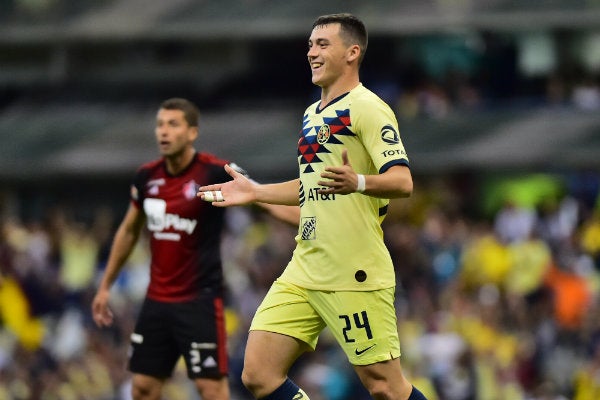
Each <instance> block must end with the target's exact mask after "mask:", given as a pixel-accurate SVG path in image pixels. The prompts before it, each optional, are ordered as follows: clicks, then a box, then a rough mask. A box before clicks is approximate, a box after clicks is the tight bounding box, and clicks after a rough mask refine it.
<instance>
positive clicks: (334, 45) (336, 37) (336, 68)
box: [307, 23, 348, 87]
mask: <svg viewBox="0 0 600 400" xmlns="http://www.w3.org/2000/svg"><path fill="white" fill-rule="evenodd" d="M347 50H348V46H347V45H346V44H345V43H344V41H343V40H342V37H341V36H340V24H338V23H332V24H327V25H320V26H316V27H315V28H314V29H313V31H312V33H311V35H310V38H309V39H308V53H307V57H308V62H309V64H310V69H311V71H312V82H313V83H314V84H315V85H317V86H320V87H327V86H330V85H332V84H333V83H334V82H335V81H336V79H338V78H339V77H340V76H341V75H342V73H343V68H344V67H345V66H346V63H347V59H346V57H347Z"/></svg>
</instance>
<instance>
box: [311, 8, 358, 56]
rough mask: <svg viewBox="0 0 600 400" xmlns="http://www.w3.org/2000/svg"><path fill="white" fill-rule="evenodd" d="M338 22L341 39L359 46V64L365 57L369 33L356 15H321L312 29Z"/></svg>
mask: <svg viewBox="0 0 600 400" xmlns="http://www.w3.org/2000/svg"><path fill="white" fill-rule="evenodd" d="M329 24H340V34H341V35H342V39H344V41H345V42H347V43H348V44H358V46H359V47H360V57H359V60H358V61H359V64H360V63H361V62H362V60H363V58H364V57H365V52H366V51H367V45H368V43H369V35H368V33H367V28H366V27H365V24H364V23H363V22H362V21H361V20H360V19H358V18H357V17H356V16H354V15H352V14H349V13H339V14H328V15H321V16H320V17H319V18H317V19H316V20H315V22H314V23H313V26H312V27H313V29H314V28H316V27H317V26H323V25H329Z"/></svg>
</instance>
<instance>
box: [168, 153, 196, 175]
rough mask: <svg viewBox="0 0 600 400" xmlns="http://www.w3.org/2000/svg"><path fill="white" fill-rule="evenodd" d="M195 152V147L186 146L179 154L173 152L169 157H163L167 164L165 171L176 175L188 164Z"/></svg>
mask: <svg viewBox="0 0 600 400" xmlns="http://www.w3.org/2000/svg"><path fill="white" fill-rule="evenodd" d="M195 154H196V149H194V148H193V147H188V148H186V149H185V150H184V151H182V152H181V153H179V154H174V155H172V156H169V157H165V162H166V165H167V171H168V172H169V174H171V175H177V174H179V173H180V172H181V171H183V170H184V169H186V168H187V167H188V165H190V163H191V162H192V160H193V159H194V155H195Z"/></svg>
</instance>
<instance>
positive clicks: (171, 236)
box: [144, 198, 198, 241]
mask: <svg viewBox="0 0 600 400" xmlns="http://www.w3.org/2000/svg"><path fill="white" fill-rule="evenodd" d="M144 212H145V213H146V217H147V220H148V230H149V231H151V232H154V237H155V238H156V239H161V240H175V241H176V240H180V239H181V235H180V234H179V233H177V232H163V231H165V230H169V229H173V230H175V231H182V232H186V233H187V234H188V235H191V234H192V232H194V229H195V228H196V225H197V224H198V221H196V220H195V219H188V218H182V217H180V216H179V215H177V214H169V213H167V203H166V202H165V201H164V200H162V199H152V198H149V199H144Z"/></svg>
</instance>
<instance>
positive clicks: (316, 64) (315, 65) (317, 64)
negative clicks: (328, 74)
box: [310, 62, 323, 71]
mask: <svg viewBox="0 0 600 400" xmlns="http://www.w3.org/2000/svg"><path fill="white" fill-rule="evenodd" d="M322 66H323V63H320V62H311V63H310V68H311V69H312V70H313V71H315V70H317V69H319V68H321V67H322Z"/></svg>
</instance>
